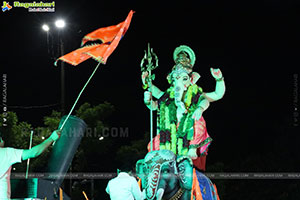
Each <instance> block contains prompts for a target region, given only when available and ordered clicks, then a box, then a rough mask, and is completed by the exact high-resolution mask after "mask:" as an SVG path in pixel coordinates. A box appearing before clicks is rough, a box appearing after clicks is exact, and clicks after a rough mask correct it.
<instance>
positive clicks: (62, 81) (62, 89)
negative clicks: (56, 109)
mask: <svg viewBox="0 0 300 200" xmlns="http://www.w3.org/2000/svg"><path fill="white" fill-rule="evenodd" d="M60 54H61V56H63V55H64V44H63V41H62V39H61V36H60ZM60 92H61V93H60V97H61V99H60V103H61V115H62V116H64V115H65V64H64V62H61V68H60Z"/></svg>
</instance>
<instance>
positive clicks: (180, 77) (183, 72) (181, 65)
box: [167, 45, 200, 105]
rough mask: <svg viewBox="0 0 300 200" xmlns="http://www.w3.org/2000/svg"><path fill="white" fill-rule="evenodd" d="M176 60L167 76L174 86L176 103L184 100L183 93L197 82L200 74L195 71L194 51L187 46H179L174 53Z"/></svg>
mask: <svg viewBox="0 0 300 200" xmlns="http://www.w3.org/2000/svg"><path fill="white" fill-rule="evenodd" d="M173 59H174V62H175V65H174V67H173V68H172V71H171V73H170V74H169V75H168V76H167V79H168V81H169V83H170V84H171V85H172V86H173V87H174V94H175V102H176V105H177V104H178V103H179V102H181V101H182V96H183V93H184V92H185V91H186V90H187V88H188V87H189V86H190V85H191V84H195V83H196V82H197V81H198V79H199V78H200V75H199V74H198V73H197V72H193V66H194V64H195V61H196V56H195V53H194V51H193V50H192V49H191V48H190V47H188V46H186V45H181V46H179V47H177V48H176V49H175V51H174V53H173Z"/></svg>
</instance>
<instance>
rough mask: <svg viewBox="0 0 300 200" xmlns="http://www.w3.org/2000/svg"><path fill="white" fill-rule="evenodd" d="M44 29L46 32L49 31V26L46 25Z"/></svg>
mask: <svg viewBox="0 0 300 200" xmlns="http://www.w3.org/2000/svg"><path fill="white" fill-rule="evenodd" d="M42 29H43V30H44V31H49V29H50V28H49V26H48V25H47V24H44V25H43V26H42Z"/></svg>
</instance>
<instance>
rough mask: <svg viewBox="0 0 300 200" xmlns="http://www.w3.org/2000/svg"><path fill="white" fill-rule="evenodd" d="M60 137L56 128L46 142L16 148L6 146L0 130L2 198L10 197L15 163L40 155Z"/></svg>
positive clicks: (0, 182)
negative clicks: (25, 147)
mask: <svg viewBox="0 0 300 200" xmlns="http://www.w3.org/2000/svg"><path fill="white" fill-rule="evenodd" d="M59 137H60V132H59V131H58V130H55V131H53V133H52V134H51V136H50V137H49V138H47V139H46V140H45V141H44V142H42V143H41V144H39V145H36V146H34V147H32V148H31V149H15V148H9V147H4V143H5V142H4V140H3V138H2V135H1V132H0V200H6V199H10V194H11V190H10V173H11V166H12V165H13V164H15V163H20V162H22V160H27V159H29V158H35V157H37V156H39V155H40V154H41V153H43V152H44V151H45V150H46V149H47V147H49V146H50V145H51V144H52V143H53V142H55V141H56V140H58V139H59Z"/></svg>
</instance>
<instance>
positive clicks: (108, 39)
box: [55, 10, 134, 66]
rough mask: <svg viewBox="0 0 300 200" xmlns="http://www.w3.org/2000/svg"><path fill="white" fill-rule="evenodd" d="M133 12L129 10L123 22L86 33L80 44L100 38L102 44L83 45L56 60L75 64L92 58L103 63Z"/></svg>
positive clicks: (115, 45) (116, 43)
mask: <svg viewBox="0 0 300 200" xmlns="http://www.w3.org/2000/svg"><path fill="white" fill-rule="evenodd" d="M133 13H134V11H132V10H131V11H130V12H129V14H128V16H127V18H126V20H125V21H124V22H121V23H119V24H118V25H114V26H109V27H104V28H99V29H97V30H95V31H93V32H91V33H89V34H87V35H86V36H84V38H83V39H82V45H83V44H85V43H86V42H88V41H95V40H101V41H102V42H103V43H102V44H93V45H90V46H84V47H82V48H80V49H77V50H75V51H72V52H71V53H68V54H66V55H64V56H62V57H60V58H58V59H57V61H58V60H62V61H65V62H67V63H70V64H72V65H74V66H76V65H78V64H80V63H82V62H83V61H85V60H87V59H89V58H93V59H95V60H96V61H98V62H102V63H104V64H105V63H106V61H107V58H108V57H109V56H110V55H111V54H112V52H113V51H114V50H115V49H116V48H117V46H118V44H119V42H120V40H121V39H122V37H123V36H124V35H125V33H126V31H127V30H128V28H129V25H130V22H131V18H132V15H133ZM57 61H56V62H57ZM56 62H55V65H56Z"/></svg>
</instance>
